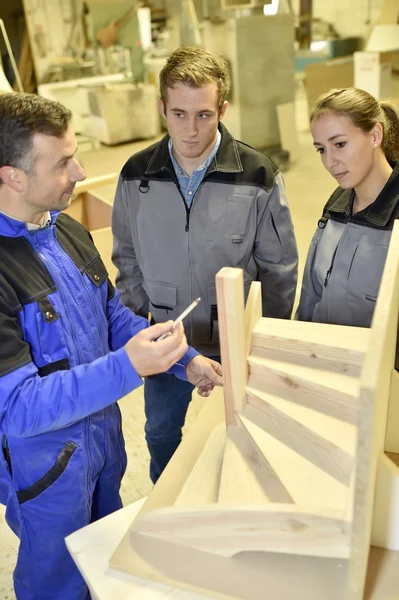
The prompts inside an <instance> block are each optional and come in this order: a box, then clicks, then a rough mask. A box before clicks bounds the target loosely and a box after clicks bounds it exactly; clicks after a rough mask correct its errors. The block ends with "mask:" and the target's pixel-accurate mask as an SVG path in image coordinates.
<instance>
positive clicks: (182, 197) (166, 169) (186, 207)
mask: <svg viewBox="0 0 399 600" xmlns="http://www.w3.org/2000/svg"><path fill="white" fill-rule="evenodd" d="M161 170H162V171H168V172H169V173H170V174H171V176H172V179H173V181H174V182H175V184H176V187H177V189H178V190H179V194H180V197H181V199H182V200H183V203H184V208H185V209H186V226H185V228H184V231H187V232H188V231H190V212H191V208H192V206H193V203H194V198H195V197H196V195H197V194H198V192H199V191H200V189H201V188H202V185H203V183H204V181H205V178H206V175H205V177H204V178H203V180H202V181H201V183H200V184H199V186H198V189H197V191H196V192H195V194H194V196H193V199H192V200H191V206H190V208H189V207H188V206H187V202H186V199H185V197H184V196H183V194H182V193H181V190H180V186H179V181H178V179H177V178H176V175H175V173H173V172H172V171H171V170H170V169H168V168H167V167H162V169H161Z"/></svg>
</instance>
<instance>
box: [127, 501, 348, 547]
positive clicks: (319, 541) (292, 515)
mask: <svg viewBox="0 0 399 600" xmlns="http://www.w3.org/2000/svg"><path fill="white" fill-rule="evenodd" d="M349 529H350V527H349V525H348V523H346V522H345V521H344V520H342V513H340V512H338V513H337V512H335V511H331V510H327V509H324V510H322V509H318V510H317V512H316V511H315V510H309V509H308V508H304V507H299V506H295V505H293V504H272V503H271V504H266V505H264V506H263V507H256V506H250V507H229V506H223V507H221V506H220V505H218V506H217V507H214V506H212V507H200V508H190V509H179V508H175V507H171V508H168V509H166V508H164V509H159V510H156V511H152V512H151V513H146V514H145V515H144V516H143V517H142V518H141V519H138V520H137V521H136V522H135V524H134V526H133V528H132V529H131V531H130V537H131V541H132V543H133V544H134V545H136V544H140V538H141V537H142V536H143V537H144V536H145V537H148V538H152V539H153V540H154V543H155V544H156V543H157V540H158V539H163V540H165V541H168V540H169V541H171V542H172V543H173V542H175V543H179V544H182V545H183V546H187V547H191V548H196V549H197V550H205V551H206V552H210V553H212V554H219V555H221V556H230V557H231V556H235V555H236V554H241V553H243V552H256V551H258V552H277V553H283V554H285V553H288V554H300V555H304V556H321V557H326V558H348V557H349Z"/></svg>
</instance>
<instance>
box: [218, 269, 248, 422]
mask: <svg viewBox="0 0 399 600" xmlns="http://www.w3.org/2000/svg"><path fill="white" fill-rule="evenodd" d="M216 296H217V304H218V320H219V337H220V352H221V357H222V365H223V390H224V400H225V409H226V422H227V424H228V425H235V424H236V417H235V411H236V410H243V408H244V406H245V404H246V393H245V387H246V385H247V379H248V373H247V361H246V353H245V333H244V331H245V328H244V278H243V272H242V270H241V269H233V268H230V267H224V268H223V269H221V270H220V271H219V273H218V274H217V275H216Z"/></svg>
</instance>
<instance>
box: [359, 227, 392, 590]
mask: <svg viewBox="0 0 399 600" xmlns="http://www.w3.org/2000/svg"><path fill="white" fill-rule="evenodd" d="M398 272H399V222H398V221H396V222H395V225H394V228H393V231H392V236H391V241H390V245H389V249H388V254H387V259H386V264H385V268H384V273H383V276H382V281H381V285H380V290H379V294H378V299H377V304H376V307H375V311H374V317H373V321H372V325H371V335H370V342H369V348H368V353H367V355H366V358H365V362H364V366H363V370H362V376H361V381H360V403H359V406H360V407H361V410H359V419H358V442H357V448H356V480H355V497H354V511H353V525H352V539H351V547H352V551H351V560H350V564H349V594H348V598H349V599H350V600H361V599H362V598H363V592H364V583H365V578H366V569H367V561H368V556H369V549H370V536H371V525H372V519H373V503H374V491H375V483H376V471H377V462H378V457H379V456H381V455H382V453H383V451H384V445H385V429H386V422H387V412H388V398H389V388H390V382H391V374H392V369H393V366H394V358H395V351H396V337H397V331H398V312H399V277H398Z"/></svg>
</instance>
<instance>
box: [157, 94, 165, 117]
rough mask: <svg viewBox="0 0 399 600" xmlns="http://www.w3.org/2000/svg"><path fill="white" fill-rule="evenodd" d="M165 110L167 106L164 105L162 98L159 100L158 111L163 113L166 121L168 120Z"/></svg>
mask: <svg viewBox="0 0 399 600" xmlns="http://www.w3.org/2000/svg"><path fill="white" fill-rule="evenodd" d="M165 108H166V107H165V105H164V103H163V100H162V98H158V110H159V112H160V113H161V115H162V117H163V118H164V119H166V110H165Z"/></svg>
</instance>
